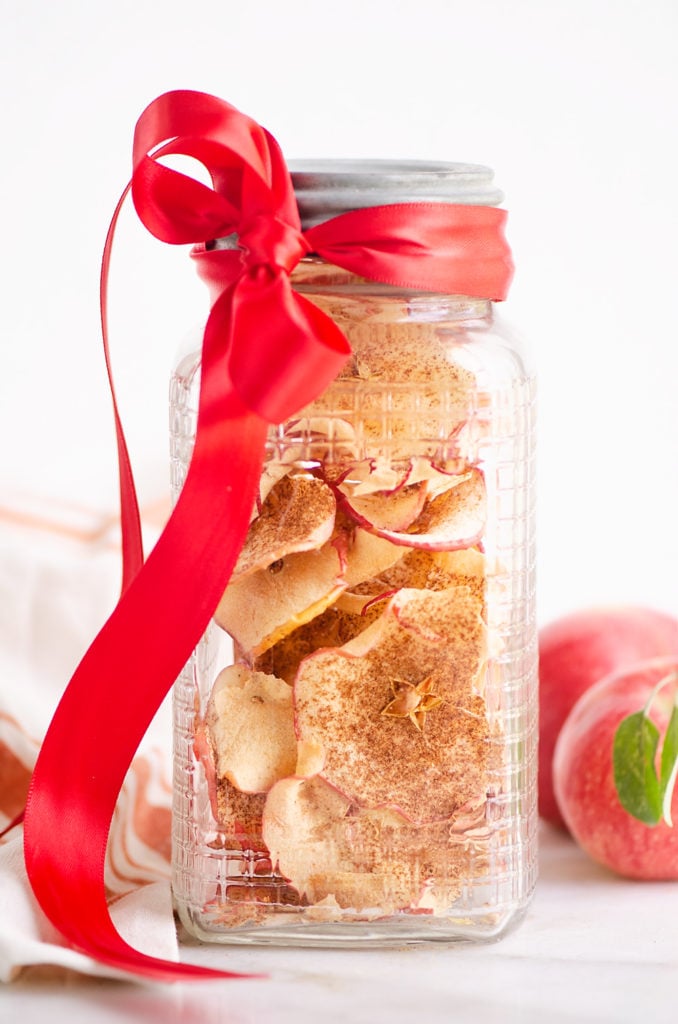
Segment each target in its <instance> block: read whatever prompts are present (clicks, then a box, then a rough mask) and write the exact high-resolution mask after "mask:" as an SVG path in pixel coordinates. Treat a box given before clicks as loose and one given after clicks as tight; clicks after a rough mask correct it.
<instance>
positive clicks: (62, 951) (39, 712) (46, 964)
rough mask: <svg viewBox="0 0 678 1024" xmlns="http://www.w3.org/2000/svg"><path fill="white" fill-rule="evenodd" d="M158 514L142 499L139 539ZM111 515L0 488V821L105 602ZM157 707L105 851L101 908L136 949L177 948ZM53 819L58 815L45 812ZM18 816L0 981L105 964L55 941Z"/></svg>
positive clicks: (0, 823) (113, 578)
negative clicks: (26, 859) (29, 871)
mask: <svg viewBox="0 0 678 1024" xmlns="http://www.w3.org/2000/svg"><path fill="white" fill-rule="evenodd" d="M166 514H167V504H166V503H165V502H160V503H158V504H157V505H156V506H153V507H150V508H148V509H146V510H144V512H143V514H142V519H143V521H144V532H145V537H146V541H147V546H148V545H149V544H151V543H152V542H153V540H154V539H155V537H156V536H157V532H158V528H159V527H160V526H161V525H162V522H163V521H164V518H165V516H166ZM119 580H120V550H119V530H118V522H117V518H116V516H115V515H114V514H111V513H110V512H108V511H104V512H102V511H98V510H93V509H87V508H82V507H79V506H75V505H67V504H64V503H55V502H52V501H47V500H41V499H39V498H34V497H30V498H28V497H26V496H17V495H12V496H11V498H8V497H7V496H6V495H5V496H2V497H0V830H2V829H3V828H5V827H6V825H8V824H9V823H10V822H11V821H12V820H13V818H14V817H15V816H16V814H17V813H18V812H19V811H20V810H21V808H22V807H23V805H24V801H25V797H26V791H27V788H28V783H29V780H30V775H31V770H32V767H33V764H34V762H35V758H36V755H37V752H38V748H39V744H40V740H41V737H42V736H43V735H44V732H45V730H46V728H47V725H48V723H49V719H50V717H51V714H52V712H53V710H54V708H55V706H56V704H57V702H58V700H59V697H60V695H61V693H62V692H63V689H64V687H65V686H66V684H67V682H68V680H69V678H70V675H71V674H72V672H73V670H74V669H75V667H76V665H77V663H78V661H79V660H80V658H81V657H82V655H83V653H84V651H85V650H86V648H87V647H88V646H89V644H90V642H91V640H92V639H93V637H94V636H95V635H96V633H97V631H98V629H99V628H100V627H101V625H102V624H103V622H104V621H105V619H106V617H107V616H108V614H109V613H110V611H111V610H112V608H113V607H114V605H115V601H116V597H117V589H118V587H119ZM170 729H171V726H170V715H169V711H168V707H167V706H165V707H163V709H161V711H160V713H159V714H158V716H157V717H156V720H155V721H154V723H153V725H152V727H151V729H150V730H149V732H148V734H147V736H146V737H145V739H144V741H143V743H142V745H141V747H140V748H139V751H138V754H137V756H136V758H135V760H134V763H133V764H132V767H131V769H130V771H129V773H128V776H127V779H126V781H125V785H124V787H123V790H122V792H121V794H120V798H119V801H118V805H117V808H116V812H115V816H114V819H113V823H112V826H111V835H110V841H109V847H108V854H107V860H106V876H105V877H106V888H107V894H108V898H109V903H110V905H111V914H112V916H113V918H114V920H115V921H116V924H117V925H118V927H119V928H120V930H121V932H122V933H123V935H124V937H125V938H126V939H127V940H128V941H129V942H131V943H132V944H133V945H136V946H137V948H140V949H143V950H144V951H145V952H148V953H152V954H153V955H155V956H161V957H164V958H166V959H175V960H176V959H178V949H177V940H176V931H175V927H174V920H173V916H172V908H171V896H170V890H169V875H170V806H171V787H170V768H171V734H170ZM55 827H57V828H58V823H55ZM21 832H22V830H21V827H20V826H18V827H16V828H14V829H12V830H11V831H10V832H8V833H7V835H6V836H5V837H4V839H0V981H5V982H7V981H11V980H13V979H15V978H16V977H18V976H20V975H25V974H26V973H27V972H33V973H34V972H36V971H41V970H49V972H50V976H53V973H54V970H55V968H56V969H57V970H76V971H79V972H84V973H88V974H100V975H108V976H110V975H115V972H114V971H112V970H109V969H107V968H102V967H101V966H100V965H98V964H96V963H95V962H94V961H92V960H91V959H90V958H89V957H86V956H83V955H82V954H80V953H77V952H75V951H73V950H71V949H69V948H67V947H66V946H65V945H64V943H63V942H62V940H61V938H60V936H59V935H58V934H57V932H56V931H55V929H54V928H53V927H52V926H51V925H50V924H49V922H48V921H47V920H46V919H45V917H44V915H43V914H42V912H41V910H40V908H39V907H38V905H37V903H36V902H35V899H34V897H33V894H32V892H31V890H30V886H29V884H28V880H27V878H26V875H25V870H24V864H23V854H22V836H21Z"/></svg>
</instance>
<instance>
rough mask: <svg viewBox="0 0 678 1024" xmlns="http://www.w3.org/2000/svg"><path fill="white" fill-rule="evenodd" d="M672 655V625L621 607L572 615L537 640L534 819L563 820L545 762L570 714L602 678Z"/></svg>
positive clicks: (675, 641)
mask: <svg viewBox="0 0 678 1024" xmlns="http://www.w3.org/2000/svg"><path fill="white" fill-rule="evenodd" d="M670 654H678V619H675V618H673V617H672V616H670V615H666V614H664V613H663V612H659V611H655V610H653V609H650V608H637V607H633V606H623V607H618V608H592V609H589V610H584V611H580V612H574V613H572V614H570V615H566V616H564V617H563V618H560V619H557V620H556V621H555V622H552V623H550V624H549V625H548V626H545V627H544V628H543V629H542V630H541V632H540V634H539V718H540V722H539V813H540V815H541V816H542V818H545V819H546V820H547V821H550V822H551V823H552V824H554V825H559V826H561V827H563V820H562V817H561V815H560V812H559V810H558V805H557V803H556V800H555V797H554V794H553V777H552V767H551V762H552V760H553V750H554V747H555V745H556V740H557V739H558V733H559V732H560V729H561V726H562V724H563V722H564V721H565V719H566V717H567V715H568V713H569V711H570V709H571V708H572V706H573V705H574V704H575V702H576V701H577V700H578V699H579V697H581V695H582V694H583V693H586V691H587V690H588V689H589V687H590V686H593V684H594V683H597V682H599V680H601V679H602V678H603V677H604V676H607V675H609V673H610V672H615V671H616V670H617V669H622V668H625V667H627V666H630V665H633V664H634V663H636V662H640V661H645V660H646V659H647V658H654V657H660V656H662V655H670Z"/></svg>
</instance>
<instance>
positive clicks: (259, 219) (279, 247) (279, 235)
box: [238, 213, 311, 274]
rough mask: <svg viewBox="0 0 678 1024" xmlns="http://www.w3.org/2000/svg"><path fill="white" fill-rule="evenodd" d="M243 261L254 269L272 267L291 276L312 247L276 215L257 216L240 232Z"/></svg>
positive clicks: (243, 226) (243, 225)
mask: <svg viewBox="0 0 678 1024" xmlns="http://www.w3.org/2000/svg"><path fill="white" fill-rule="evenodd" d="M238 241H239V245H240V248H241V249H242V250H243V252H242V257H241V258H242V261H243V263H244V264H245V266H246V267H248V268H250V269H252V268H254V267H258V266H262V265H263V266H270V267H272V268H275V269H279V270H284V271H285V272H286V273H288V274H289V273H291V272H292V270H293V269H294V268H295V267H296V265H297V263H298V262H299V260H300V259H301V258H302V256H305V255H306V254H307V253H309V252H310V251H311V247H310V245H309V244H308V242H307V241H306V239H305V238H304V236H303V235H302V234H301V232H300V231H299V230H298V229H297V228H295V227H293V226H292V225H291V224H286V223H285V221H283V220H281V219H280V217H276V216H275V215H273V214H263V213H260V214H256V215H255V216H254V217H251V218H250V219H248V220H246V221H245V222H244V223H243V224H242V225H241V226H240V229H239V232H238Z"/></svg>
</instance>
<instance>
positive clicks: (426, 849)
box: [262, 776, 471, 920]
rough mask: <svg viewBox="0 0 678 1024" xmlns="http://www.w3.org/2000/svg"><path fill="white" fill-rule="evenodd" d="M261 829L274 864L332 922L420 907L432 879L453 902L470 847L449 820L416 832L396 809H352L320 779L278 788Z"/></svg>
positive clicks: (269, 799)
mask: <svg viewBox="0 0 678 1024" xmlns="http://www.w3.org/2000/svg"><path fill="white" fill-rule="evenodd" d="M262 832H263V837H264V841H265V843H266V846H267V848H268V849H269V851H270V856H271V862H272V864H273V865H274V867H276V868H277V870H278V871H279V872H280V874H281V875H282V876H283V877H284V878H286V879H287V880H288V881H289V883H290V884H291V885H292V886H294V888H295V889H296V890H297V891H298V892H299V894H300V896H301V897H302V899H304V900H305V901H307V902H308V903H310V904H312V905H316V906H317V905H318V904H320V905H321V906H322V907H324V908H326V909H327V911H328V912H329V911H330V909H331V908H332V909H333V910H334V912H335V913H334V915H332V914H331V913H329V915H328V916H329V917H330V919H331V918H332V917H334V920H341V919H342V918H343V919H345V918H346V914H345V913H344V912H345V911H347V910H348V911H349V913H350V912H355V913H358V914H360V913H363V914H367V915H370V914H373V915H374V914H376V915H378V916H382V915H384V914H388V913H393V912H395V911H396V910H407V909H413V908H416V907H419V906H422V905H423V903H422V899H423V896H424V893H425V892H426V890H427V888H428V887H430V885H431V883H433V882H435V883H436V884H437V887H438V890H439V891H440V890H443V889H444V891H445V894H446V896H447V897H448V899H449V900H451V898H452V890H453V887H454V888H456V892H458V891H459V879H460V878H463V877H468V874H469V867H470V856H471V854H470V850H469V845H468V844H467V843H466V841H465V840H464V838H463V837H462V836H460V835H457V834H455V832H454V825H453V823H451V822H449V821H448V822H443V823H435V824H432V825H425V826H420V827H417V826H414V825H412V823H411V822H409V821H408V820H407V819H406V818H405V817H404V816H403V815H402V814H400V813H398V812H397V811H394V810H389V809H378V810H368V809H361V808H357V807H355V806H353V805H351V803H350V802H349V801H348V800H347V799H346V798H345V797H344V796H342V794H341V793H339V792H337V790H336V789H334V788H333V787H331V786H329V785H328V784H327V783H326V782H325V781H324V780H323V779H322V778H320V777H318V776H315V777H312V778H299V777H297V778H289V779H283V780H282V781H281V782H279V783H277V784H276V785H275V786H274V787H273V789H272V790H271V791H270V793H269V794H268V796H267V798H266V804H265V807H264V814H263V820H262ZM446 909H447V908H446Z"/></svg>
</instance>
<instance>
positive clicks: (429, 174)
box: [289, 160, 504, 230]
mask: <svg viewBox="0 0 678 1024" xmlns="http://www.w3.org/2000/svg"><path fill="white" fill-rule="evenodd" d="M289 168H290V173H291V175H292V183H293V185H294V192H295V195H296V197H297V203H298V205H299V212H300V214H301V223H302V228H303V229H304V230H306V229H307V228H310V227H313V225H314V224H318V223H320V222H321V221H324V220H329V218H330V217H336V216H338V215H339V214H340V213H346V212H348V211H349V210H358V209H361V208H362V207H365V206H384V205H389V204H392V203H424V202H433V203H462V204H465V205H469V206H472V205H473V206H498V205H499V203H501V201H502V199H503V198H504V197H503V195H502V193H501V192H500V191H499V189H498V188H497V187H496V186H495V185H494V183H493V178H494V175H493V172H492V170H491V169H490V168H489V167H483V166H482V165H480V164H460V163H441V162H437V161H425V160H294V161H290V164H289Z"/></svg>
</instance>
